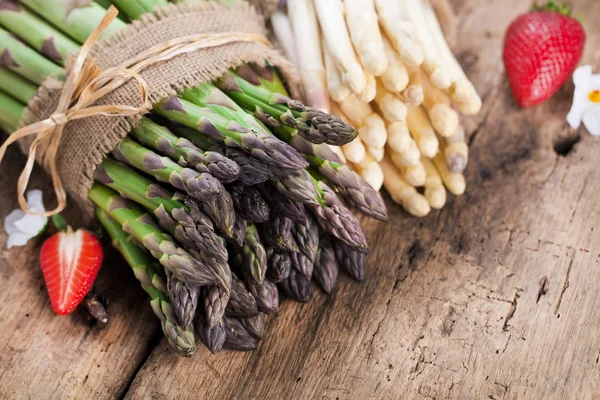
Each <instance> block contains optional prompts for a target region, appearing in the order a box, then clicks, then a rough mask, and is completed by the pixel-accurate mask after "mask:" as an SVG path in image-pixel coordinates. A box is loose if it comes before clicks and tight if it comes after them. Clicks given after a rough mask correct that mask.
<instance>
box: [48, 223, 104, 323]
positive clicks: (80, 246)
mask: <svg viewBox="0 0 600 400" xmlns="http://www.w3.org/2000/svg"><path fill="white" fill-rule="evenodd" d="M103 257H104V252H103V251H102V245H101V244H100V241H99V240H98V238H96V236H94V235H92V234H91V233H90V232H88V231H86V230H83V229H79V230H77V231H75V232H73V230H72V229H71V227H68V228H67V229H66V231H62V232H58V233H56V234H55V235H53V236H52V237H50V238H49V239H47V240H46V241H45V242H44V244H43V246H42V250H41V253H40V266H41V268H42V272H43V273H44V280H45V281H46V287H47V289H48V296H49V297H50V302H51V303H52V309H53V310H54V312H56V313H57V314H59V315H66V314H69V313H71V312H72V311H73V310H75V308H77V306H78V305H79V303H80V302H81V300H83V298H84V297H85V295H86V294H87V293H88V292H89V291H90V289H91V288H92V284H93V283H94V280H95V279H96V276H97V275H98V271H99V270H100V266H101V265H102V258H103Z"/></svg>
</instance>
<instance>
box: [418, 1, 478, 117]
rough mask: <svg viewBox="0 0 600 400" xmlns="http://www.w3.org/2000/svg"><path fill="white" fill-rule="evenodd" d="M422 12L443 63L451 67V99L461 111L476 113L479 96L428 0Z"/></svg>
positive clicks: (468, 113) (469, 113)
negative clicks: (455, 55)
mask: <svg viewBox="0 0 600 400" xmlns="http://www.w3.org/2000/svg"><path fill="white" fill-rule="evenodd" d="M423 12H424V15H425V20H426V23H427V26H428V28H429V31H430V32H431V36H432V38H433V40H434V42H435V44H436V47H437V49H438V51H439V54H440V56H441V58H442V59H443V60H444V63H445V65H446V66H447V67H448V68H450V69H451V71H452V74H453V76H454V81H453V82H452V84H451V86H450V88H449V89H448V91H449V93H450V96H451V97H452V100H454V101H455V102H456V103H457V105H458V108H459V110H460V111H461V112H462V113H464V114H467V115H473V114H477V113H478V112H479V111H480V110H481V98H480V97H479V95H478V94H477V91H476V90H475V87H474V86H473V84H472V83H471V81H469V78H467V75H466V74H465V72H464V70H463V69H462V67H461V66H460V64H459V63H458V61H457V60H456V57H454V54H453V53H452V51H451V50H450V47H449V46H448V42H447V41H446V39H445V37H444V33H443V31H442V28H441V26H440V23H439V21H438V18H437V17H436V13H435V10H434V8H433V6H432V4H431V2H430V1H429V0H424V1H423Z"/></svg>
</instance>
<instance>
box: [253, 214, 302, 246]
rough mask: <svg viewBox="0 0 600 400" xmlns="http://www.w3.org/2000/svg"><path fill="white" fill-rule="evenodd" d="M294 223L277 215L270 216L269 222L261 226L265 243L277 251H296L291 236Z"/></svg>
mask: <svg viewBox="0 0 600 400" xmlns="http://www.w3.org/2000/svg"><path fill="white" fill-rule="evenodd" d="M293 225H294V222H293V221H292V220H291V219H289V218H285V217H280V216H279V215H277V214H271V217H270V218H269V221H268V222H266V223H264V224H261V233H262V236H263V239H264V241H265V243H267V244H268V245H269V246H271V247H274V248H276V249H278V250H283V251H298V244H297V243H296V241H295V240H294V236H293V235H292V226H293Z"/></svg>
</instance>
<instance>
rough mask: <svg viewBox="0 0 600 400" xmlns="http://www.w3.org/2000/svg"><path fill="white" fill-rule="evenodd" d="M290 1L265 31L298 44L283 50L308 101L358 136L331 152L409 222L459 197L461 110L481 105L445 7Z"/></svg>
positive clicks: (407, 1) (463, 151) (379, 0)
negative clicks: (449, 36)
mask: <svg viewBox="0 0 600 400" xmlns="http://www.w3.org/2000/svg"><path fill="white" fill-rule="evenodd" d="M434 1H435V2H436V4H433V2H434ZM287 3H288V6H287V7H288V12H287V16H288V17H289V18H286V14H285V13H281V12H279V13H276V14H275V16H274V17H273V19H272V25H273V29H274V31H275V32H276V36H277V37H278V38H279V39H280V40H282V41H284V40H289V37H290V36H293V38H294V40H295V46H294V44H292V45H290V46H286V45H285V44H282V46H281V47H282V49H283V51H284V52H285V53H286V54H287V53H292V55H291V56H289V57H290V58H291V59H292V61H293V58H294V57H295V58H296V59H297V60H296V61H295V62H296V64H297V66H298V68H299V70H300V71H301V74H302V75H301V77H302V84H303V86H304V90H305V92H306V97H307V98H306V100H307V103H308V104H309V105H312V106H315V104H324V103H326V102H328V104H329V108H330V110H331V112H332V113H333V114H335V115H338V116H339V117H341V118H342V119H343V120H344V121H346V122H348V123H350V124H352V125H354V127H355V128H356V129H357V131H358V133H359V134H358V137H357V138H356V140H354V141H353V142H351V143H348V144H346V145H344V146H342V147H339V148H338V147H334V148H332V150H333V151H335V152H336V153H337V154H338V156H340V158H341V159H344V161H345V162H348V164H349V165H350V166H351V167H353V168H354V169H355V170H356V171H357V173H358V174H360V175H361V176H362V177H363V178H364V179H365V180H366V181H367V182H368V183H369V184H370V185H371V186H373V187H374V188H375V189H379V188H380V187H382V185H383V187H384V188H385V189H386V190H387V191H388V192H389V193H390V195H391V197H392V199H393V200H394V201H396V202H397V203H399V204H401V205H402V206H403V207H404V209H405V210H406V211H408V212H409V213H410V214H413V215H415V216H420V217H422V216H425V215H427V214H428V213H429V212H430V211H431V210H432V209H435V210H438V209H441V208H442V207H443V206H444V205H445V204H446V201H447V192H450V193H451V194H453V195H460V194H462V193H464V191H465V189H466V182H465V177H464V175H463V172H464V170H465V168H466V166H467V163H468V156H469V149H468V145H467V143H466V140H465V136H466V135H465V131H464V128H463V126H462V125H461V123H460V118H459V112H460V113H462V114H465V115H472V114H476V113H477V112H479V110H480V109H481V106H482V105H481V99H480V98H479V96H478V95H477V92H476V91H475V88H474V86H473V84H472V83H471V82H470V81H469V79H468V78H467V76H466V74H465V72H464V71H463V69H462V68H461V66H460V65H459V63H458V62H457V60H456V58H455V57H454V55H453V53H452V51H451V50H450V47H449V46H448V42H447V40H446V38H445V36H444V33H443V31H442V28H441V26H440V23H439V21H438V16H437V15H436V10H438V9H440V4H439V3H444V4H441V6H445V7H446V9H444V7H441V9H444V10H445V11H444V12H445V13H446V14H448V8H447V7H448V4H447V1H446V0H288V2H287ZM446 21H448V19H447V18H446ZM290 26H291V27H290ZM446 28H447V27H445V29H446ZM451 28H452V27H451ZM290 31H291V32H292V33H290ZM294 47H295V50H292V49H293V48H294ZM323 79H325V82H323ZM324 92H326V93H325V94H324V95H323V93H324ZM327 94H328V95H329V97H330V98H331V101H329V99H327V98H326V97H327ZM319 108H324V109H325V106H319Z"/></svg>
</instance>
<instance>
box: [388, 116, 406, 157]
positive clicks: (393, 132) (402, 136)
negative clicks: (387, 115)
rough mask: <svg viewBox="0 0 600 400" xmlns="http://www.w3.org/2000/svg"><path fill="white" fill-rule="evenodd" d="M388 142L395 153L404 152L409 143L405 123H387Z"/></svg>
mask: <svg viewBox="0 0 600 400" xmlns="http://www.w3.org/2000/svg"><path fill="white" fill-rule="evenodd" d="M387 131H388V141H387V144H388V146H390V148H391V149H392V150H394V151H397V152H400V153H401V152H403V151H406V150H407V149H408V148H409V146H410V142H411V140H412V139H411V137H410V132H409V130H408V125H407V124H406V121H396V122H389V121H388V122H387Z"/></svg>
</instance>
